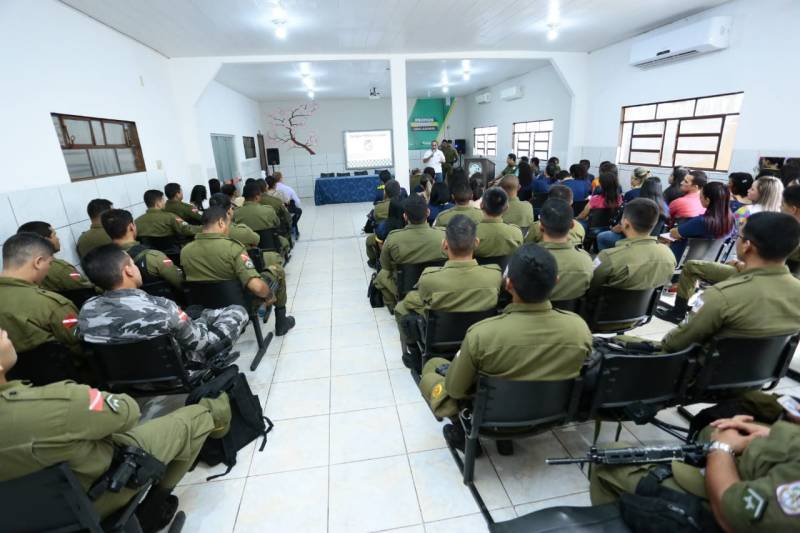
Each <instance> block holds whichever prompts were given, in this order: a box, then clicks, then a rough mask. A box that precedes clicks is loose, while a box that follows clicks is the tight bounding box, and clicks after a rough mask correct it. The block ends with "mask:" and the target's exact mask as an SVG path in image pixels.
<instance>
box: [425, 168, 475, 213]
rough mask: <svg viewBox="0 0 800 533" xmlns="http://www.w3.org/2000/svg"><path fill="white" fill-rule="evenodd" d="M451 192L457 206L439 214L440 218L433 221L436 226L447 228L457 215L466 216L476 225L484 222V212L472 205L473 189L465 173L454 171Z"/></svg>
mask: <svg viewBox="0 0 800 533" xmlns="http://www.w3.org/2000/svg"><path fill="white" fill-rule="evenodd" d="M450 192H451V193H452V194H453V201H454V202H455V203H456V205H455V207H451V208H450V209H445V210H444V211H442V212H441V213H439V216H437V217H436V220H434V221H433V225H434V226H439V227H445V226H447V224H448V223H449V222H450V221H451V220H452V219H453V217H455V216H457V215H464V216H466V217H467V218H469V219H470V220H472V221H473V222H475V223H476V224H478V223H479V222H480V221H481V220H483V211H481V210H480V209H478V208H477V207H472V206H471V205H470V202H471V201H472V189H471V188H470V186H469V181H468V180H467V177H466V176H465V175H464V174H463V172H456V171H455V170H454V171H453V175H452V177H451V179H450Z"/></svg>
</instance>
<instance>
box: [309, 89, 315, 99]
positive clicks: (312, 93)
mask: <svg viewBox="0 0 800 533" xmlns="http://www.w3.org/2000/svg"><path fill="white" fill-rule="evenodd" d="M308 97H309V98H310V99H311V100H313V99H314V91H308Z"/></svg>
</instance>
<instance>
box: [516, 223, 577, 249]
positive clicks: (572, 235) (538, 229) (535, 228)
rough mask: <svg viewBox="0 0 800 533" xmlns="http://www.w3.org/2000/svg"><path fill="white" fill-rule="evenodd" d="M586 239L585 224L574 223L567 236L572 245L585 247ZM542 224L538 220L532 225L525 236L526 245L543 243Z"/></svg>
mask: <svg viewBox="0 0 800 533" xmlns="http://www.w3.org/2000/svg"><path fill="white" fill-rule="evenodd" d="M584 237H586V230H585V229H584V227H583V224H581V223H579V222H575V221H574V220H573V221H572V228H570V230H569V233H568V234H567V239H568V242H569V243H570V244H572V245H573V246H578V245H583V239H584ZM542 239H543V237H542V223H541V222H539V221H538V220H537V221H536V222H534V223H533V224H531V227H530V228H529V229H528V234H527V235H525V244H528V243H531V242H532V243H540V242H542Z"/></svg>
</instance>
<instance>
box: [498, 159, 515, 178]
mask: <svg viewBox="0 0 800 533" xmlns="http://www.w3.org/2000/svg"><path fill="white" fill-rule="evenodd" d="M516 173H517V154H508V157H506V168H504V169H503V170H502V171H501V172H500V176H508V175H509V174H514V175H516Z"/></svg>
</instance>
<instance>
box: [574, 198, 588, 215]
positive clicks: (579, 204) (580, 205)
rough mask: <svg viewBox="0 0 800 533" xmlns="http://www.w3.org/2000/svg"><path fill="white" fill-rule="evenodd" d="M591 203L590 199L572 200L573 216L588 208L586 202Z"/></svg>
mask: <svg viewBox="0 0 800 533" xmlns="http://www.w3.org/2000/svg"><path fill="white" fill-rule="evenodd" d="M588 203H589V200H575V201H573V202H572V216H573V217H576V216H578V215H580V214H581V213H583V210H584V209H585V208H586V204H588Z"/></svg>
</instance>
